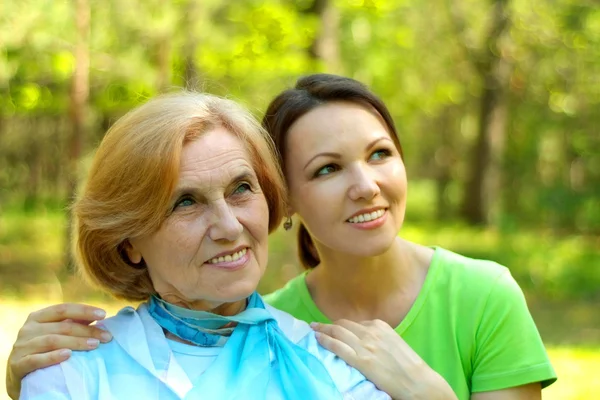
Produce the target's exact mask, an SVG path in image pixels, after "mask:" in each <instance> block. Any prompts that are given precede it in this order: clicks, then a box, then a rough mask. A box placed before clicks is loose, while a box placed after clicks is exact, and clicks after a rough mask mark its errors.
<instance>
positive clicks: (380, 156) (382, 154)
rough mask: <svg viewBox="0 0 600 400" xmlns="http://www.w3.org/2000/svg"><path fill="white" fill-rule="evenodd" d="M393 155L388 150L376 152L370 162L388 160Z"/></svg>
mask: <svg viewBox="0 0 600 400" xmlns="http://www.w3.org/2000/svg"><path fill="white" fill-rule="evenodd" d="M391 155H392V152H391V151H389V150H387V149H380V150H375V151H374V152H373V154H371V157H369V160H374V161H379V160H383V159H386V158H388V157H389V156H391Z"/></svg>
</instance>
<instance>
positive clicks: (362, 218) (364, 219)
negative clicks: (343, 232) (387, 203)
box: [348, 210, 385, 224]
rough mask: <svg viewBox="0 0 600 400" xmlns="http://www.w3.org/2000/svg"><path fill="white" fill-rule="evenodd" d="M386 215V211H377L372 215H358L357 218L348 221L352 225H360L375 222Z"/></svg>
mask: <svg viewBox="0 0 600 400" xmlns="http://www.w3.org/2000/svg"><path fill="white" fill-rule="evenodd" d="M384 213H385V210H377V211H373V212H371V213H365V214H361V215H357V216H356V217H352V218H350V219H349V220H348V222H350V223H352V224H356V223H360V222H368V221H373V220H374V219H377V218H380V217H381V216H382V215H383V214H384Z"/></svg>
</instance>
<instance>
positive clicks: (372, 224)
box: [346, 207, 388, 230]
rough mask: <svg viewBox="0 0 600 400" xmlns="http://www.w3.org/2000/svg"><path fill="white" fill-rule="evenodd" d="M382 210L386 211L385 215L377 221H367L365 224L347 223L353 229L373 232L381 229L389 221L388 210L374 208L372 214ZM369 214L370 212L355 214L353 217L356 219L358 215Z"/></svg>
mask: <svg viewBox="0 0 600 400" xmlns="http://www.w3.org/2000/svg"><path fill="white" fill-rule="evenodd" d="M382 209H383V210H384V212H383V215H382V216H381V217H379V218H377V219H374V220H371V221H365V222H354V223H353V222H348V221H346V223H348V224H349V225H350V226H351V227H352V228H356V229H360V230H371V229H376V228H379V227H380V226H382V225H383V224H385V222H386V221H387V217H388V210H387V208H382V207H379V208H374V209H372V211H370V212H373V211H377V210H382ZM367 212H369V211H361V212H360V213H358V214H354V215H353V216H352V217H355V216H357V215H360V214H364V213H367ZM352 217H350V218H352ZM350 218H349V219H350Z"/></svg>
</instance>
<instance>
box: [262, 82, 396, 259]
mask: <svg viewBox="0 0 600 400" xmlns="http://www.w3.org/2000/svg"><path fill="white" fill-rule="evenodd" d="M337 101H339V102H343V101H346V102H352V103H356V104H359V105H361V106H364V107H366V108H368V109H374V110H375V111H377V113H378V114H379V115H380V116H381V118H382V119H383V121H384V122H385V125H386V126H387V128H388V130H389V132H390V136H391V137H392V140H393V141H394V144H395V145H396V148H397V149H398V151H399V152H400V156H402V146H401V145H400V140H399V139H398V132H397V131H396V126H395V125H394V121H393V119H392V116H391V115H390V112H389V111H388V109H387V107H386V106H385V104H384V103H383V101H381V99H380V98H379V97H377V96H376V95H375V94H374V93H373V92H371V91H370V90H369V88H367V86H365V85H364V84H362V83H360V82H358V81H356V80H354V79H351V78H346V77H343V76H337V75H330V74H314V75H309V76H305V77H303V78H300V79H299V80H298V81H297V82H296V86H295V87H294V88H293V89H287V90H285V91H283V92H282V93H280V94H279V95H278V96H277V97H275V99H273V101H271V104H269V107H268V108H267V111H266V113H265V116H264V118H263V121H262V123H263V126H264V128H265V129H266V130H267V131H268V132H269V135H271V138H272V139H273V142H274V143H275V146H276V148H277V151H278V153H279V154H278V157H279V162H280V163H281V168H282V169H283V172H284V175H285V172H286V163H285V161H286V160H285V145H286V138H287V134H288V132H289V129H290V127H291V126H292V125H293V124H294V122H296V121H297V120H298V119H299V118H300V117H302V116H303V115H304V114H306V113H307V112H309V111H311V110H313V109H314V108H317V107H319V106H320V105H323V104H326V103H331V102H337ZM298 254H299V256H300V262H301V263H302V265H303V266H304V267H305V268H306V269H309V268H314V267H316V266H317V265H319V263H320V262H321V261H320V259H319V254H318V253H317V250H316V248H315V246H314V243H313V241H312V238H311V237H310V234H309V233H308V230H307V229H306V227H305V226H304V225H303V224H300V226H299V228H298Z"/></svg>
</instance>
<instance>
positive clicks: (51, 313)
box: [27, 303, 106, 323]
mask: <svg viewBox="0 0 600 400" xmlns="http://www.w3.org/2000/svg"><path fill="white" fill-rule="evenodd" d="M104 317H106V311H104V310H103V309H101V308H98V307H93V306H89V305H86V304H76V303H63V304H55V305H53V306H50V307H46V308H42V309H41V310H38V311H34V312H32V313H31V314H29V317H28V318H27V321H35V322H40V323H44V322H59V321H63V320H65V319H71V320H80V321H89V322H92V321H98V320H101V319H104Z"/></svg>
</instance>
